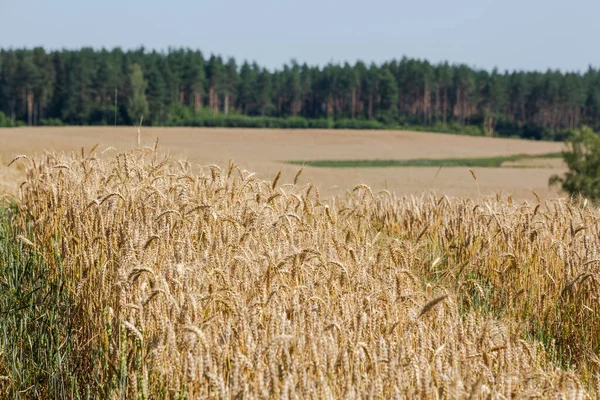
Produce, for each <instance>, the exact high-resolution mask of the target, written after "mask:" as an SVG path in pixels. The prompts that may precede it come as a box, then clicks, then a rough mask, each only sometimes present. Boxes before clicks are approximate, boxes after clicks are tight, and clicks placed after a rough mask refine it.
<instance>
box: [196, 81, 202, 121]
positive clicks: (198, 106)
mask: <svg viewBox="0 0 600 400" xmlns="http://www.w3.org/2000/svg"><path fill="white" fill-rule="evenodd" d="M201 108H202V93H201V92H200V85H196V86H195V87H194V111H195V112H196V114H197V113H198V111H200V109H201Z"/></svg>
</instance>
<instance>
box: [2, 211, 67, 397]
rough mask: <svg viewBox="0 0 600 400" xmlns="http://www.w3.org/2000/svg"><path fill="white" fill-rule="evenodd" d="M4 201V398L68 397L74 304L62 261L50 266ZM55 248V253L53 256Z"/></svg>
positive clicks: (56, 260)
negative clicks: (69, 292) (68, 292)
mask: <svg viewBox="0 0 600 400" xmlns="http://www.w3.org/2000/svg"><path fill="white" fill-rule="evenodd" d="M17 214H18V210H17V208H16V207H15V206H12V205H9V204H1V205H0V398H3V399H5V398H37V399H43V398H46V399H51V398H67V397H71V395H72V394H73V392H74V388H73V387H72V386H71V385H72V383H73V381H72V380H71V374H70V364H69V363H70V359H71V357H70V350H71V348H70V341H69V336H70V329H71V325H70V321H69V310H70V303H69V298H68V295H67V290H68V289H67V288H66V287H65V286H64V283H65V282H64V280H63V276H62V268H61V264H60V260H59V259H58V258H55V259H53V260H52V262H53V264H52V267H50V266H49V265H48V264H47V263H46V262H45V261H44V260H43V257H42V254H41V253H40V252H39V249H37V248H36V247H35V246H34V245H33V244H32V243H31V242H30V241H29V240H28V239H27V238H26V237H24V236H21V235H19V232H21V231H23V230H22V229H23V228H24V229H25V230H24V231H25V232H26V227H18V226H17V225H16V223H17V221H16V219H17ZM52 256H53V253H50V257H52Z"/></svg>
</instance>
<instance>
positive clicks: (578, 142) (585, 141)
mask: <svg viewBox="0 0 600 400" xmlns="http://www.w3.org/2000/svg"><path fill="white" fill-rule="evenodd" d="M566 145H567V149H566V150H565V151H563V159H564V160H565V163H566V164H567V167H568V168H569V171H568V172H567V173H565V175H564V176H558V175H553V176H552V177H551V178H550V181H549V184H550V185H560V186H561V188H562V190H564V191H565V192H567V193H569V194H570V195H572V196H575V195H581V196H583V197H586V198H589V199H590V200H599V199H600V136H598V134H597V133H596V132H594V131H593V130H592V129H591V128H589V127H583V128H581V129H579V130H576V131H573V132H572V133H571V135H570V136H569V138H568V139H567V141H566Z"/></svg>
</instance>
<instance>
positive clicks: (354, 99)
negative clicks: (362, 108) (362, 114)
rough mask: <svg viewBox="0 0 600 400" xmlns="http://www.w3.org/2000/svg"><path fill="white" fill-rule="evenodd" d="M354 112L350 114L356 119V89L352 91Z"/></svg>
mask: <svg viewBox="0 0 600 400" xmlns="http://www.w3.org/2000/svg"><path fill="white" fill-rule="evenodd" d="M351 107H352V110H351V112H350V115H351V116H352V119H354V117H356V88H354V89H352V106H351Z"/></svg>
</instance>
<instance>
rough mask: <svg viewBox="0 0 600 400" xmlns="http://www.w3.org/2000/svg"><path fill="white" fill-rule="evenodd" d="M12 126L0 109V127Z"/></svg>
mask: <svg viewBox="0 0 600 400" xmlns="http://www.w3.org/2000/svg"><path fill="white" fill-rule="evenodd" d="M12 126H13V123H12V121H11V120H10V119H8V118H6V115H5V114H4V113H3V112H2V111H0V128H11V127H12Z"/></svg>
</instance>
